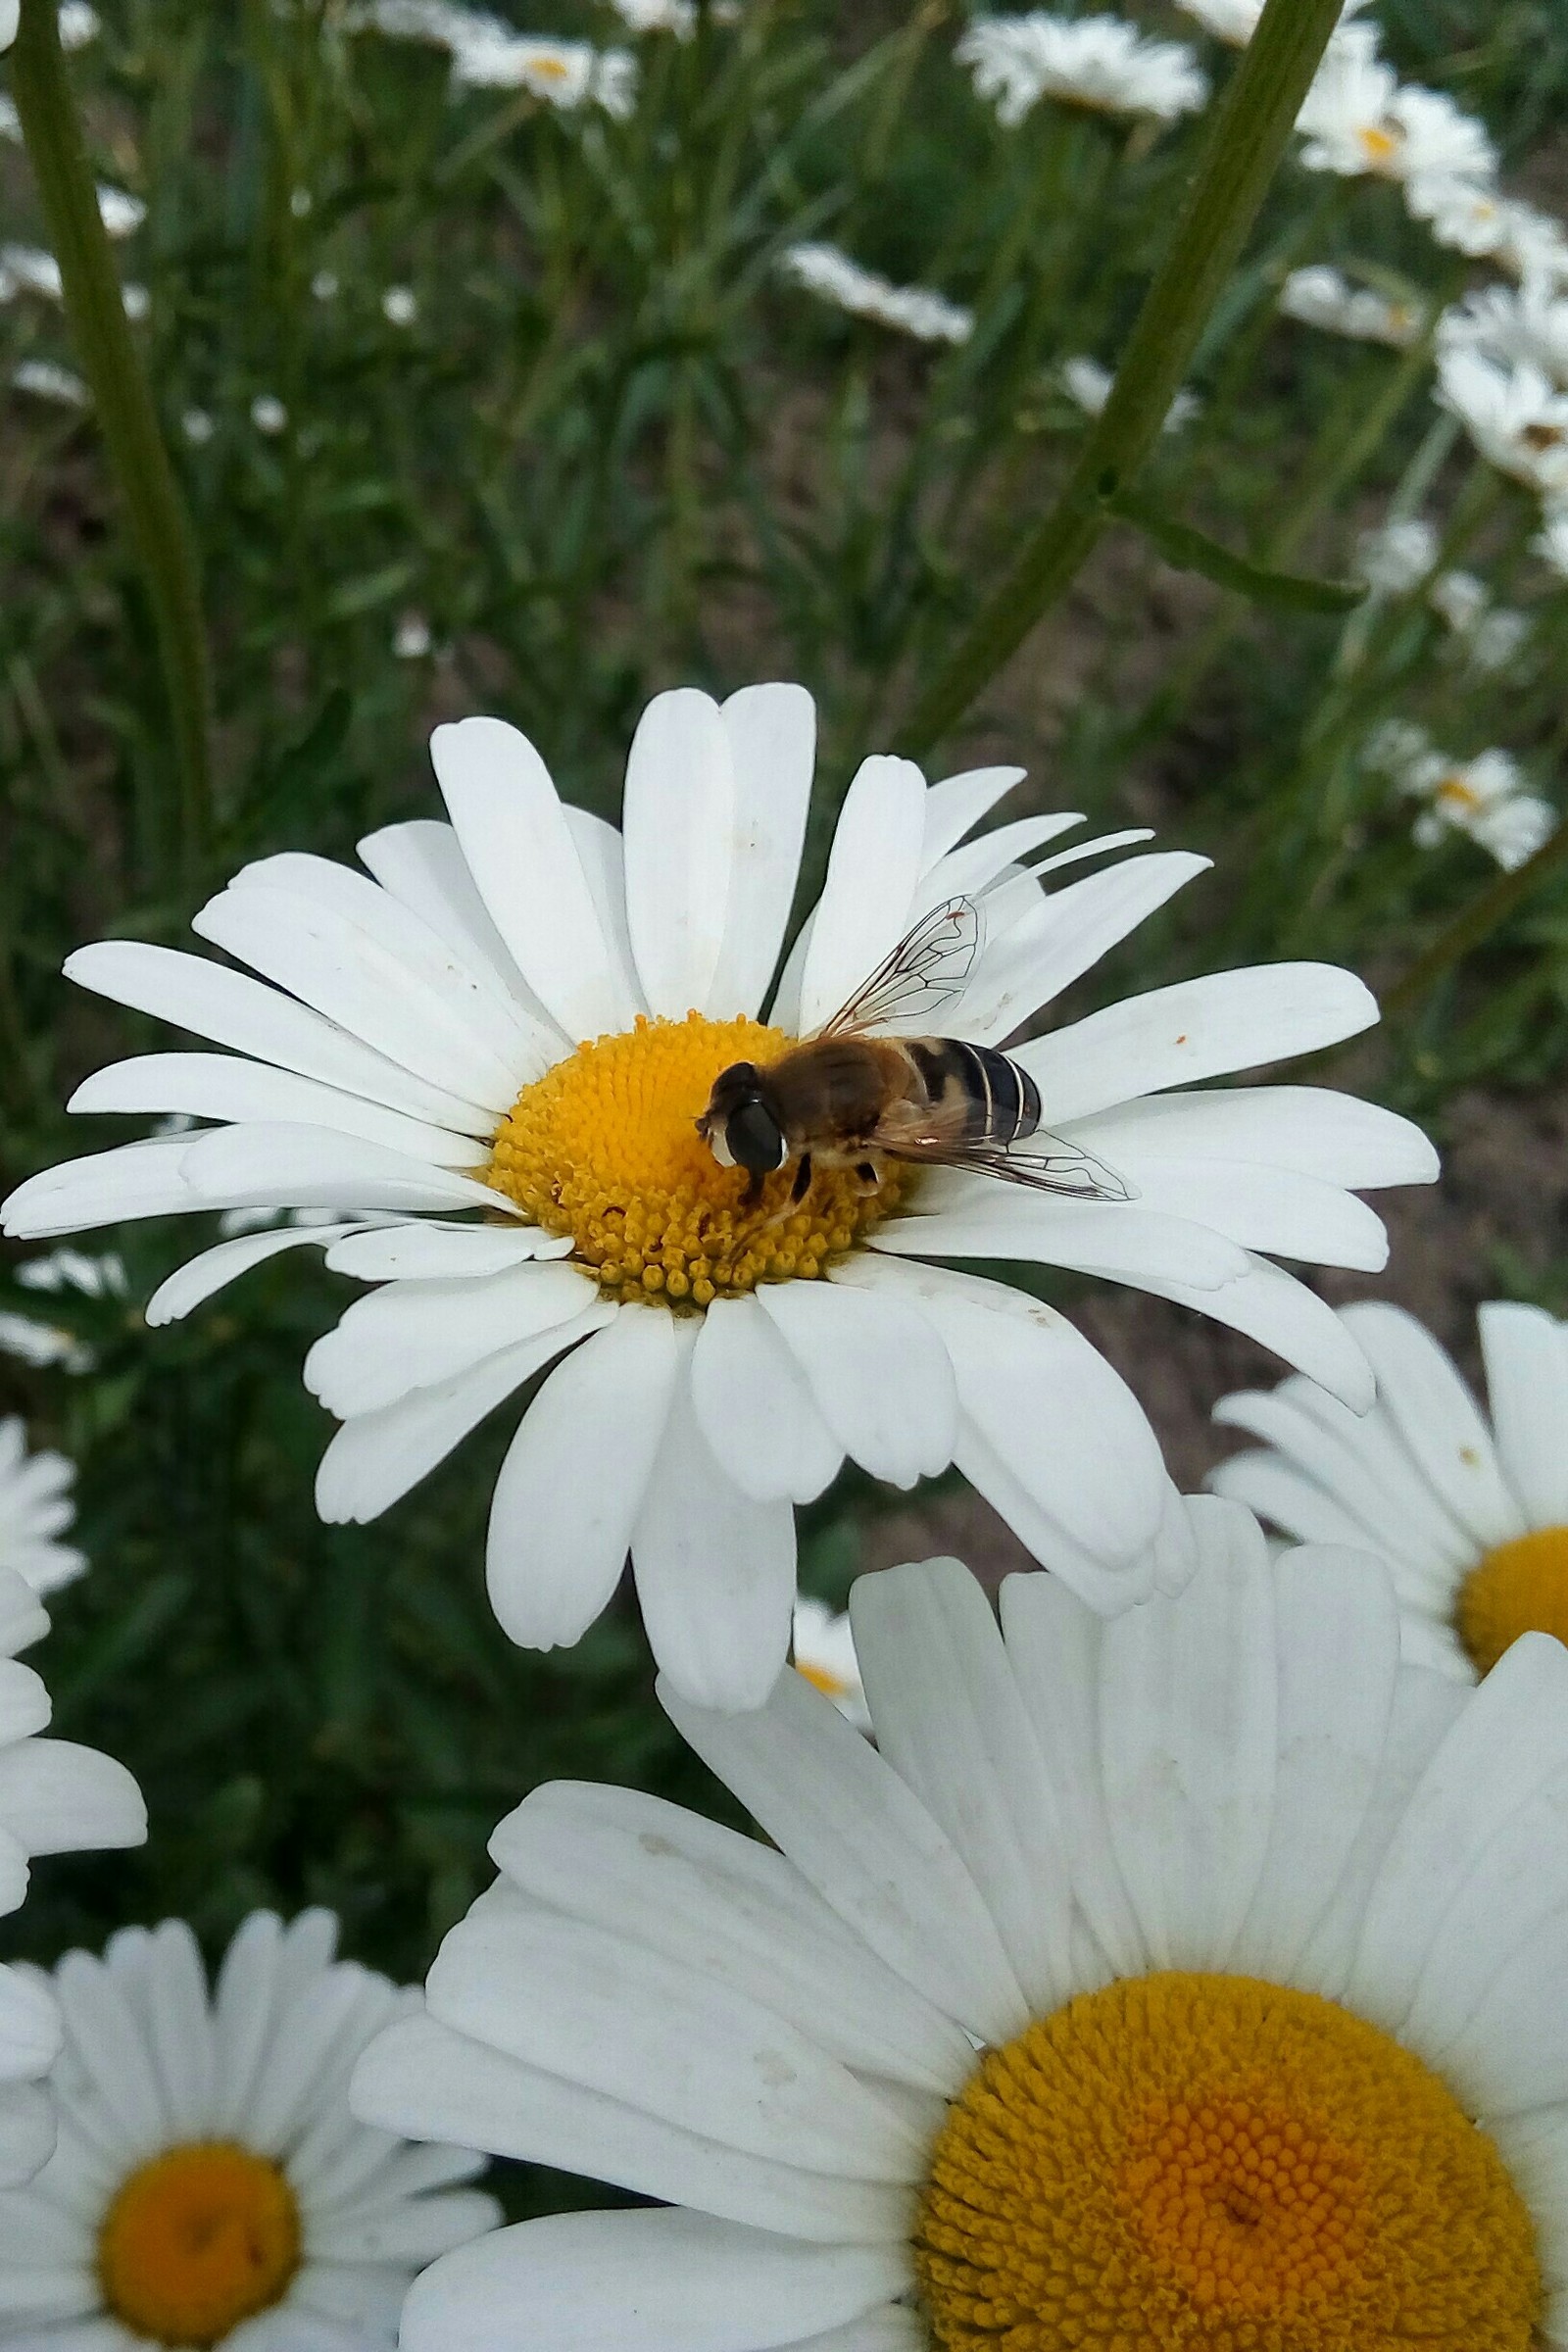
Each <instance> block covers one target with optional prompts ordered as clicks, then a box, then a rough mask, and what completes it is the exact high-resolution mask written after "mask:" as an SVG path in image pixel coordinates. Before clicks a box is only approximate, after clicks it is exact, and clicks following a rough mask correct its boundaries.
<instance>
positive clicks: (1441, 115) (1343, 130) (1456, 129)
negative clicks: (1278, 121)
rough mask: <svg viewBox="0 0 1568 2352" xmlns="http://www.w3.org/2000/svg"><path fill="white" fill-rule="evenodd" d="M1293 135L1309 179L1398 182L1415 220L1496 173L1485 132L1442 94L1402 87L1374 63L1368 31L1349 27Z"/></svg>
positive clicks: (1316, 83) (1389, 69)
mask: <svg viewBox="0 0 1568 2352" xmlns="http://www.w3.org/2000/svg"><path fill="white" fill-rule="evenodd" d="M1296 127H1297V129H1298V130H1299V132H1300V133H1301V134H1302V136H1303V137H1304V139H1305V141H1306V145H1305V146H1304V147H1303V148H1302V150H1301V161H1302V163H1303V164H1304V165H1305V166H1306V168H1307V170H1308V171H1309V172H1338V173H1340V174H1341V175H1342V176H1343V177H1347V178H1359V177H1361V176H1362V175H1364V174H1370V175H1372V176H1373V177H1376V178H1380V179H1394V180H1397V181H1399V182H1400V183H1401V185H1402V187H1403V190H1404V197H1405V202H1406V204H1407V206H1408V207H1409V210H1410V211H1411V212H1412V213H1413V214H1415V215H1416V217H1417V218H1418V219H1420V220H1426V219H1428V218H1430V216H1431V214H1432V213H1433V212H1434V211H1435V210H1438V209H1440V208H1441V207H1443V206H1444V205H1445V204H1446V203H1447V202H1448V200H1449V197H1450V194H1451V191H1452V190H1453V189H1454V188H1455V187H1456V186H1461V187H1470V186H1480V187H1486V186H1488V185H1490V183H1491V181H1492V179H1493V178H1494V176H1495V172H1496V164H1497V158H1496V151H1495V148H1494V147H1493V144H1492V141H1491V139H1490V138H1489V137H1488V135H1487V130H1486V126H1485V124H1484V123H1478V122H1477V121H1476V120H1475V118H1474V117H1473V116H1471V115H1467V114H1465V113H1463V112H1462V111H1461V109H1460V108H1458V107H1457V106H1455V104H1454V102H1453V100H1452V99H1451V98H1449V97H1447V96H1446V94H1445V93H1444V92H1443V91H1441V90H1426V89H1422V88H1420V87H1419V86H1418V85H1416V84H1414V83H1403V84H1401V83H1400V81H1399V79H1398V76H1397V74H1396V73H1395V71H1394V69H1393V67H1392V66H1388V65H1385V64H1384V62H1383V60H1382V59H1381V58H1380V57H1379V56H1378V54H1377V35H1376V31H1375V29H1374V28H1373V27H1372V26H1371V25H1348V26H1347V27H1346V28H1345V30H1344V31H1343V32H1342V33H1341V35H1340V37H1339V39H1338V40H1337V41H1335V42H1334V43H1333V45H1332V46H1331V47H1330V49H1329V50H1328V52H1327V54H1326V55H1325V57H1324V60H1323V63H1322V65H1321V66H1320V67H1319V68H1318V71H1317V74H1316V77H1315V78H1314V80H1313V83H1312V87H1311V89H1310V90H1309V91H1308V92H1307V96H1306V100H1305V103H1304V104H1303V106H1302V108H1301V111H1300V114H1299V116H1298V118H1297V124H1296Z"/></svg>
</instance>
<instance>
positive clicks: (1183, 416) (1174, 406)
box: [1061, 352, 1203, 433]
mask: <svg viewBox="0 0 1568 2352" xmlns="http://www.w3.org/2000/svg"><path fill="white" fill-rule="evenodd" d="M1115 380H1116V379H1115V377H1114V376H1113V375H1112V373H1111V371H1110V369H1109V368H1103V367H1102V366H1101V364H1100V362H1099V361H1098V360H1091V359H1089V358H1088V357H1086V355H1085V354H1083V353H1082V352H1079V353H1077V354H1075V355H1074V356H1073V357H1072V358H1071V359H1066V360H1063V361H1062V363H1061V383H1062V389H1063V390H1064V391H1065V393H1066V394H1067V397H1068V399H1069V400H1071V401H1072V402H1073V404H1074V405H1075V407H1077V408H1080V409H1082V411H1083V413H1084V415H1085V416H1086V417H1098V416H1099V415H1100V413H1101V411H1102V410H1103V408H1104V405H1105V403H1106V401H1107V400H1108V399H1109V398H1110V387H1111V385H1112V384H1113V383H1114V382H1115ZM1202 405H1203V404H1202V402H1201V400H1200V399H1199V397H1198V395H1197V393H1196V392H1178V393H1177V395H1176V397H1175V399H1174V400H1173V401H1172V402H1171V404H1170V407H1169V408H1168V409H1167V410H1166V411H1165V422H1164V424H1163V426H1162V427H1161V428H1160V429H1161V430H1162V431H1163V432H1167V433H1175V432H1179V431H1180V430H1181V428H1182V426H1183V425H1184V424H1191V422H1192V420H1193V418H1194V417H1196V416H1197V415H1198V413H1199V411H1200V409H1201V407H1202Z"/></svg>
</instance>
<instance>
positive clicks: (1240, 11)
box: [1176, 0, 1368, 49]
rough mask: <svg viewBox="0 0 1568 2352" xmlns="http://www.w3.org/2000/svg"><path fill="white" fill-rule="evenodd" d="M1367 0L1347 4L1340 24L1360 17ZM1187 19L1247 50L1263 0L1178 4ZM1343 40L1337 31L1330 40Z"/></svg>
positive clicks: (1179, 1)
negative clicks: (1195, 20) (1192, 18)
mask: <svg viewBox="0 0 1568 2352" xmlns="http://www.w3.org/2000/svg"><path fill="white" fill-rule="evenodd" d="M1367 5H1368V0H1345V5H1344V7H1343V8H1342V9H1341V11H1340V19H1341V23H1342V25H1343V24H1346V23H1348V21H1349V19H1350V18H1352V17H1355V16H1358V15H1359V14H1360V12H1361V10H1362V9H1363V8H1365V7H1366V6H1367ZM1176 6H1177V7H1178V8H1179V9H1180V10H1181V11H1182V13H1183V15H1184V16H1189V17H1194V18H1196V19H1197V21H1198V23H1199V24H1200V25H1201V26H1202V27H1203V30H1204V31H1205V32H1211V33H1212V34H1213V36H1214V38H1215V39H1216V40H1217V41H1228V42H1229V43H1230V45H1231V47H1232V48H1233V49H1245V48H1246V47H1247V44H1248V42H1249V41H1250V39H1251V37H1252V35H1253V33H1254V32H1255V31H1256V30H1257V20H1258V18H1259V17H1260V16H1261V15H1262V14H1263V0H1176ZM1329 37H1330V39H1331V40H1338V39H1339V37H1340V34H1339V31H1338V29H1336V31H1335V32H1333V33H1332V34H1331V35H1330V36H1329Z"/></svg>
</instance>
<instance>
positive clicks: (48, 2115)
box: [0, 2082, 55, 2188]
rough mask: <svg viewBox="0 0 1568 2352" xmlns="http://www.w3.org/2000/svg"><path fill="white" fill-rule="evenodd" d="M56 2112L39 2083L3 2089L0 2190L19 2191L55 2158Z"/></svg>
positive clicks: (0, 2118)
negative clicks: (12, 2189) (11, 2189)
mask: <svg viewBox="0 0 1568 2352" xmlns="http://www.w3.org/2000/svg"><path fill="white" fill-rule="evenodd" d="M54 2147H55V2110H54V2105H53V2102H52V2101H51V2099H50V2097H49V2093H48V2091H47V2090H46V2089H45V2088H44V2087H43V2085H42V2084H41V2083H37V2082H13V2083H8V2084H7V2085H6V2086H5V2087H4V2088H3V2089H0V2188H20V2187H21V2185H22V2183H23V2182H24V2181H25V2180H31V2179H32V2177H33V2175H34V2174H35V2173H37V2172H39V2171H41V2169H42V2168H43V2166H44V2165H46V2164H47V2163H48V2161H49V2159H50V2157H51V2156H52V2155H53V2154H54Z"/></svg>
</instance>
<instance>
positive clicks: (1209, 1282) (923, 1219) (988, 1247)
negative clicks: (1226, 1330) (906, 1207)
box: [873, 1176, 1249, 1291]
mask: <svg viewBox="0 0 1568 2352" xmlns="http://www.w3.org/2000/svg"><path fill="white" fill-rule="evenodd" d="M962 1183H963V1190H962V1192H961V1193H960V1194H958V1197H957V1199H956V1200H954V1199H953V1195H952V1194H951V1193H950V1195H949V1201H951V1203H952V1204H951V1205H945V1206H943V1207H941V1208H938V1209H936V1210H934V1211H933V1212H931V1213H930V1214H924V1215H919V1216H908V1217H894V1218H890V1219H889V1221H888V1223H887V1224H885V1225H881V1226H878V1228H877V1230H876V1232H875V1235H874V1236H873V1247H874V1248H876V1249H878V1250H886V1251H887V1252H888V1254H889V1255H891V1256H899V1257H969V1258H980V1259H986V1258H999V1257H1000V1258H1007V1257H1012V1258H1019V1259H1022V1260H1024V1261H1026V1262H1029V1261H1032V1262H1034V1263H1036V1264H1040V1265H1048V1266H1070V1267H1072V1268H1073V1269H1074V1270H1076V1271H1077V1272H1080V1273H1084V1274H1099V1275H1101V1276H1103V1278H1104V1279H1105V1280H1107V1281H1110V1282H1131V1283H1138V1284H1142V1283H1143V1282H1144V1280H1145V1278H1146V1277H1147V1276H1152V1277H1153V1278H1154V1279H1156V1280H1159V1279H1164V1280H1166V1281H1171V1282H1185V1283H1187V1284H1188V1285H1189V1286H1190V1287H1191V1288H1192V1289H1194V1290H1200V1291H1209V1290H1216V1291H1217V1290H1219V1289H1221V1288H1222V1287H1223V1285H1224V1284H1226V1283H1228V1282H1238V1281H1240V1280H1241V1279H1242V1278H1243V1276H1244V1275H1245V1274H1246V1273H1247V1270H1248V1264H1249V1260H1248V1257H1247V1253H1246V1251H1245V1250H1240V1249H1238V1248H1237V1246H1236V1244H1235V1243H1234V1242H1229V1241H1226V1240H1225V1239H1224V1238H1223V1236H1222V1235H1220V1234H1218V1233H1215V1232H1212V1231H1210V1230H1208V1229H1207V1228H1206V1227H1205V1226H1204V1225H1202V1224H1199V1223H1196V1222H1194V1221H1192V1219H1191V1218H1188V1219H1187V1220H1186V1221H1183V1219H1181V1218H1180V1217H1177V1216H1159V1215H1153V1216H1152V1215H1150V1214H1148V1213H1147V1212H1146V1211H1145V1209H1143V1208H1142V1207H1137V1208H1131V1207H1123V1206H1121V1205H1120V1204H1119V1203H1112V1202H1109V1201H1053V1200H1049V1199H1047V1198H1044V1197H1043V1196H1041V1195H1039V1194H1036V1193H1029V1192H1025V1191H1023V1190H1022V1189H1021V1188H1020V1189H1019V1190H1018V1191H1016V1192H1015V1191H1013V1190H1012V1188H1011V1187H1010V1186H1008V1185H1005V1184H1002V1183H999V1182H997V1181H996V1180H995V1179H994V1178H988V1177H983V1176H972V1177H966V1178H964V1179H963V1180H962ZM955 1190H956V1188H955Z"/></svg>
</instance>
